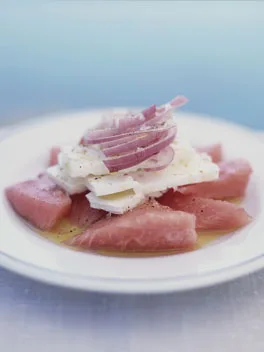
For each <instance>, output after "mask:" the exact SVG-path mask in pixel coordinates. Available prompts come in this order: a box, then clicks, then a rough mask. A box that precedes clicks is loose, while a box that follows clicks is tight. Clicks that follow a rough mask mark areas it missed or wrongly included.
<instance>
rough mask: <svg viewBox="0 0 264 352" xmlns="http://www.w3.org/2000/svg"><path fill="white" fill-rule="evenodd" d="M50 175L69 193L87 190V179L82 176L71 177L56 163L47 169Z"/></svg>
mask: <svg viewBox="0 0 264 352" xmlns="http://www.w3.org/2000/svg"><path fill="white" fill-rule="evenodd" d="M46 173H47V174H48V175H49V177H50V178H51V179H52V180H53V181H54V182H55V183H56V184H57V185H58V186H60V187H61V188H62V189H64V190H65V191H66V192H67V193H69V194H77V193H82V192H84V191H86V190H87V186H86V185H85V180H84V179H82V178H74V179H73V178H71V177H69V176H68V175H67V174H65V172H64V171H63V169H62V168H61V167H60V166H59V165H54V166H51V167H49V168H48V169H47V170H46Z"/></svg>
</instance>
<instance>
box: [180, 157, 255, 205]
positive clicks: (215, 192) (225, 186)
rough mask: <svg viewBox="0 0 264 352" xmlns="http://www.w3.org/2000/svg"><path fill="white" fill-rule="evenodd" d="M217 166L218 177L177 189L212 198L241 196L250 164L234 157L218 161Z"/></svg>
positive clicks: (243, 192) (249, 172)
mask: <svg viewBox="0 0 264 352" xmlns="http://www.w3.org/2000/svg"><path fill="white" fill-rule="evenodd" d="M219 168H220V174H219V179H217V180H215V181H210V182H202V183H197V184H192V185H187V186H181V187H179V188H178V191H179V192H180V193H182V194H185V195H192V196H195V197H203V198H213V199H228V198H237V197H243V196H244V195H245V192H246V188H247V185H248V182H249V178H250V175H251V173H252V169H251V166H250V164H249V163H248V162H247V161H246V160H243V159H236V160H232V161H223V162H221V163H219Z"/></svg>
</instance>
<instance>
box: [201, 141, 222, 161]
mask: <svg viewBox="0 0 264 352" xmlns="http://www.w3.org/2000/svg"><path fill="white" fill-rule="evenodd" d="M196 150H197V151H198V152H199V153H206V154H208V155H210V157H211V158H212V161H213V162H214V163H219V162H220V161H222V158H223V155H222V154H223V151H222V145H221V144H220V143H217V144H211V145H207V146H204V147H198V148H196Z"/></svg>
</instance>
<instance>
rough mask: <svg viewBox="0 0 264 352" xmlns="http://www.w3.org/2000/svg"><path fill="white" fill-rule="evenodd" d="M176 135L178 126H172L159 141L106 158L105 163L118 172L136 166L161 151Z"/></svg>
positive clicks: (110, 169) (111, 169)
mask: <svg viewBox="0 0 264 352" xmlns="http://www.w3.org/2000/svg"><path fill="white" fill-rule="evenodd" d="M175 136H176V128H171V129H170V130H169V132H168V135H167V136H166V137H164V138H162V139H160V140H159V141H158V142H155V143H153V144H150V145H149V146H147V147H146V148H142V149H139V150H137V151H133V152H131V153H128V154H125V155H121V156H118V157H114V158H108V159H105V160H104V164H105V166H106V167H107V168H108V169H109V171H110V172H116V171H119V170H123V169H127V168H129V167H132V166H135V165H137V164H140V163H142V162H143V161H145V160H147V159H149V158H150V157H151V156H152V155H154V154H156V153H159V152H160V151H161V150H162V149H163V148H166V147H168V146H169V145H170V144H171V143H172V141H173V140H174V138H175Z"/></svg>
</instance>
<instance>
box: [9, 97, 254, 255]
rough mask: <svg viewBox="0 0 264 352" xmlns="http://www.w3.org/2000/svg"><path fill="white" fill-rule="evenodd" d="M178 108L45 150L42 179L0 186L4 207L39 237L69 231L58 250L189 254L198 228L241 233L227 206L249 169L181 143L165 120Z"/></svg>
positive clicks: (216, 149) (178, 100) (218, 150)
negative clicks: (65, 227) (65, 225)
mask: <svg viewBox="0 0 264 352" xmlns="http://www.w3.org/2000/svg"><path fill="white" fill-rule="evenodd" d="M186 102H187V99H186V98H185V97H183V96H177V97H175V98H174V99H172V100H171V101H170V102H168V103H166V104H164V105H162V106H159V107H157V106H156V105H152V106H150V107H148V108H146V109H145V110H143V111H141V112H139V113H133V112H127V113H122V114H121V113H118V114H115V113H113V114H110V115H109V116H105V117H103V118H102V120H101V121H100V123H99V124H98V125H97V126H95V127H94V128H93V129H90V130H88V131H85V132H84V134H83V136H81V138H79V139H78V140H77V142H76V144H75V145H66V146H59V147H58V146H55V147H53V148H52V149H51V151H50V161H49V166H48V167H47V169H46V170H45V172H44V173H41V174H40V175H38V176H37V177H36V178H35V179H32V180H27V181H24V182H21V183H18V184H15V185H12V186H10V187H8V188H7V189H6V197H7V199H8V200H9V202H10V204H11V205H12V207H13V208H14V210H15V211H16V212H17V213H18V214H19V215H20V216H22V217H23V218H25V219H26V220H27V221H28V222H29V223H30V224H31V225H33V226H34V227H35V228H37V229H39V230H42V231H51V232H52V231H53V230H54V229H55V228H56V227H57V226H58V224H60V223H61V222H62V221H65V219H67V221H68V222H69V223H70V224H71V225H72V226H75V227H76V226H77V227H78V229H79V231H78V233H77V234H73V235H72V236H71V237H70V238H68V239H67V240H66V241H64V244H66V245H68V246H73V247H78V248H83V249H89V250H110V251H111V250H113V251H122V252H126V251H164V250H175V249H181V250H182V249H190V248H194V246H195V244H196V243H197V239H198V236H199V231H201V230H203V231H215V230H221V231H233V230H234V229H237V228H240V227H242V226H245V225H247V224H248V223H249V222H250V221H251V217H250V216H249V215H248V214H247V212H246V211H245V210H244V209H243V208H242V207H239V206H238V205H236V204H234V203H233V202H230V200H232V199H237V198H241V197H243V196H244V195H245V192H246V188H247V185H248V182H249V178H250V175H251V173H252V169H251V166H250V165H249V163H248V162H247V161H246V160H244V159H236V160H228V161H224V160H222V146H221V144H219V143H216V144H214V145H210V146H205V147H193V146H192V145H191V144H190V143H189V142H188V141H186V140H185V139H184V138H182V137H181V134H180V131H178V128H177V125H176V123H175V121H174V118H173V112H174V110H175V109H176V108H179V107H180V106H182V105H184V104H185V103H186ZM84 127H85V126H84ZM190 128H191V126H190ZM76 137H77V138H78V136H76Z"/></svg>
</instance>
